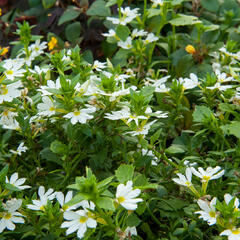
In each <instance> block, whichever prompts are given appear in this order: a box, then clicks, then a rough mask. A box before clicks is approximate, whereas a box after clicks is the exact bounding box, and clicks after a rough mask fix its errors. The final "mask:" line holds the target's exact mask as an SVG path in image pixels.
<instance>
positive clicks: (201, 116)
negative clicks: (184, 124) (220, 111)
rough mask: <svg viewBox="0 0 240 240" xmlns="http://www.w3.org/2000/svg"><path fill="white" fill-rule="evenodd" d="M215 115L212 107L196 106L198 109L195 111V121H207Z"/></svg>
mask: <svg viewBox="0 0 240 240" xmlns="http://www.w3.org/2000/svg"><path fill="white" fill-rule="evenodd" d="M211 116H213V114H212V111H211V109H210V108H208V107H205V106H196V109H195V111H194V113H193V121H194V122H201V123H202V122H205V121H206V120H207V119H210V118H211Z"/></svg>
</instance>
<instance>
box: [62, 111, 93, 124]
mask: <svg viewBox="0 0 240 240" xmlns="http://www.w3.org/2000/svg"><path fill="white" fill-rule="evenodd" d="M95 111H96V108H95V107H89V108H82V109H79V110H77V111H74V112H70V113H68V114H66V115H64V116H63V117H64V118H69V119H71V123H72V124H76V123H77V122H79V123H83V124H85V123H86V122H87V120H89V119H92V118H93V115H90V114H91V113H94V112H95Z"/></svg>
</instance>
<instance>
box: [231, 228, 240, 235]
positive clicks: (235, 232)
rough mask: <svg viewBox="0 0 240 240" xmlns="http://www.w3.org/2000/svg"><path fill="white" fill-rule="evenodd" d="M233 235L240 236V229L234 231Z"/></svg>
mask: <svg viewBox="0 0 240 240" xmlns="http://www.w3.org/2000/svg"><path fill="white" fill-rule="evenodd" d="M232 233H233V234H234V235H238V234H240V229H235V230H232Z"/></svg>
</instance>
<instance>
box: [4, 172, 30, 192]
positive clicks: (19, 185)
mask: <svg viewBox="0 0 240 240" xmlns="http://www.w3.org/2000/svg"><path fill="white" fill-rule="evenodd" d="M25 181H26V178H19V179H18V173H17V172H15V173H13V174H12V176H11V177H10V181H9V180H8V177H7V176H6V180H5V182H6V183H9V184H12V185H13V186H14V187H16V188H19V189H20V190H24V189H27V188H31V187H30V186H28V185H23V186H22V184H24V182H25Z"/></svg>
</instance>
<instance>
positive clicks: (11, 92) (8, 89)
mask: <svg viewBox="0 0 240 240" xmlns="http://www.w3.org/2000/svg"><path fill="white" fill-rule="evenodd" d="M20 87H22V83H21V81H17V82H15V83H11V84H8V85H5V84H0V104H1V103H3V102H12V101H13V99H14V98H17V97H20V96H21V90H19V88H20Z"/></svg>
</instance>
